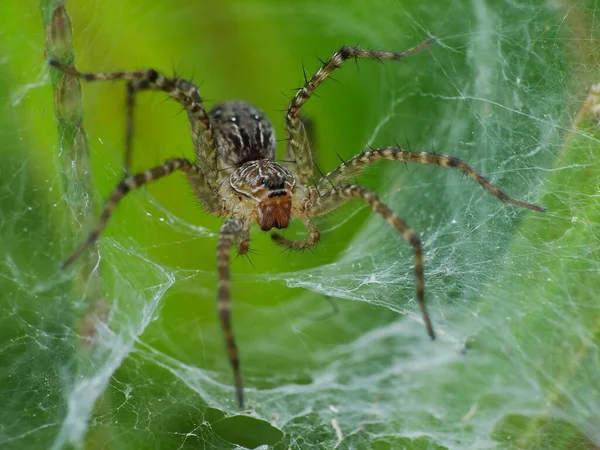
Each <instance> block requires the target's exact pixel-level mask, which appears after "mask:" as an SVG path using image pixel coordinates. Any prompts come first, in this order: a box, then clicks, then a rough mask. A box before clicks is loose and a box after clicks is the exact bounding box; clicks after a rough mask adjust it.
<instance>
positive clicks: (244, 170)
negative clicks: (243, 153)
mask: <svg viewBox="0 0 600 450" xmlns="http://www.w3.org/2000/svg"><path fill="white" fill-rule="evenodd" d="M229 185H230V186H231V188H232V189H233V190H234V191H235V192H237V193H238V194H240V195H242V196H244V197H245V198H247V199H251V200H253V201H254V202H256V207H257V217H256V220H257V222H258V225H259V226H260V227H261V229H262V230H264V231H268V230H270V229H271V228H273V227H275V228H287V226H288V224H289V222H290V218H291V214H292V195H293V190H294V186H295V185H296V180H295V179H294V176H293V175H292V173H291V172H290V171H289V170H288V169H286V168H285V167H283V166H282V165H281V164H279V163H277V162H275V161H271V160H269V159H259V160H257V161H248V162H247V163H244V164H243V165H242V166H241V167H238V168H237V169H236V170H235V171H234V172H233V173H232V174H231V175H230V177H229Z"/></svg>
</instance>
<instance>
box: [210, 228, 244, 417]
mask: <svg viewBox="0 0 600 450" xmlns="http://www.w3.org/2000/svg"><path fill="white" fill-rule="evenodd" d="M245 228H247V227H245V226H244V224H243V223H242V222H240V221H239V220H236V219H229V220H226V221H225V222H224V223H223V225H222V226H221V231H220V233H219V243H218V244H217V271H218V275H219V284H218V311H219V320H220V321H221V328H222V329H223V334H224V336H225V347H226V348H227V354H228V355H229V362H230V364H231V368H232V369H233V378H234V384H235V392H236V397H237V401H238V405H239V406H240V408H243V407H244V388H243V384H242V374H241V372H240V360H239V357H238V351H237V346H236V344H235V338H234V336H233V331H232V330H231V282H230V279H229V278H230V277H229V262H230V258H231V257H230V253H231V247H233V246H234V245H235V244H236V242H238V241H239V239H240V237H241V236H242V235H243V234H244V229H245Z"/></svg>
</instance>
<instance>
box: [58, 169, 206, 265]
mask: <svg viewBox="0 0 600 450" xmlns="http://www.w3.org/2000/svg"><path fill="white" fill-rule="evenodd" d="M176 170H181V171H182V172H185V173H188V174H194V173H198V171H199V170H200V169H199V168H198V166H196V165H195V164H194V163H192V162H190V161H188V160H187V159H181V158H173V159H168V160H167V161H165V162H164V163H163V164H162V165H160V166H157V167H154V168H152V169H150V170H147V171H145V172H140V173H138V174H135V175H131V176H128V177H126V178H125V179H123V181H121V182H120V183H119V184H118V185H117V187H116V189H115V190H114V191H113V193H112V194H111V196H110V197H109V198H108V200H107V201H106V204H105V205H104V209H103V210H102V214H101V215H100V219H98V223H97V224H96V227H95V228H94V229H93V230H92V231H91V233H90V234H89V236H88V238H87V239H86V241H85V242H84V243H83V244H81V245H80V246H79V247H78V248H77V249H76V250H75V251H74V252H73V253H72V254H71V256H69V257H68V258H67V260H66V261H65V262H64V263H63V264H62V267H63V269H64V268H65V267H67V266H68V265H69V264H71V263H72V262H73V261H75V260H76V259H77V258H78V257H79V256H80V255H81V254H82V253H83V251H84V250H86V249H87V248H88V247H89V246H90V245H92V244H93V243H94V242H95V241H96V240H97V239H98V237H99V236H100V233H102V230H104V227H105V226H106V223H107V222H108V219H110V216H111V214H112V212H113V211H114V210H115V208H116V207H117V206H118V205H119V203H120V202H121V200H122V199H123V197H125V195H127V194H128V193H129V192H131V191H133V190H135V189H138V188H139V187H141V186H143V185H144V184H146V183H148V182H150V181H154V180H158V179H159V178H163V177H165V176H167V175H170V174H172V173H173V172H175V171H176Z"/></svg>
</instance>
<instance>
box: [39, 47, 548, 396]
mask: <svg viewBox="0 0 600 450" xmlns="http://www.w3.org/2000/svg"><path fill="white" fill-rule="evenodd" d="M434 42H435V39H433V38H431V39H428V40H426V41H424V42H422V43H421V44H419V45H417V46H415V47H413V48H411V49H409V50H407V51H405V52H399V53H396V52H377V51H372V50H363V49H359V48H353V47H342V48H341V49H340V50H339V51H338V52H336V53H334V55H333V56H332V57H331V58H330V59H329V60H327V61H325V62H324V63H323V65H322V67H321V68H320V69H319V70H318V71H317V72H316V73H315V74H314V75H313V76H312V78H310V79H308V80H306V82H305V83H304V85H303V86H302V88H300V89H299V90H298V91H297V93H296V95H295V96H294V98H293V99H292V101H291V103H290V105H289V107H288V109H287V113H286V116H285V120H286V132H287V137H288V140H287V148H286V159H287V158H293V160H294V162H293V163H291V164H290V166H291V167H292V168H293V169H289V168H287V167H286V166H284V164H283V163H279V162H276V161H275V131H274V129H273V125H272V124H271V122H270V121H269V120H268V119H267V117H266V116H265V114H264V113H263V112H262V111H261V110H259V109H258V108H256V107H255V106H252V105H250V104H248V103H246V102H243V101H238V100H231V101H225V102H222V103H220V104H217V105H216V106H214V107H213V109H212V110H210V111H209V112H208V113H207V112H206V111H205V110H204V106H203V104H202V98H201V97H200V92H199V89H198V87H197V86H195V85H194V84H192V83H191V82H189V81H187V80H183V79H180V78H169V77H165V76H164V75H162V74H160V73H159V72H157V71H155V70H153V69H147V70H140V71H133V72H114V73H81V72H79V71H77V70H76V69H74V68H73V67H70V66H66V65H63V64H61V63H59V62H57V61H49V64H50V65H51V66H53V67H55V68H56V69H58V70H60V71H62V72H64V73H65V74H67V75H70V76H74V77H78V78H81V79H84V80H87V81H95V80H128V84H127V87H128V89H127V103H126V104H127V124H126V137H125V169H126V172H128V171H129V167H130V160H131V144H132V135H133V109H134V104H135V102H134V100H135V96H136V95H137V93H138V92H139V91H147V90H159V91H164V92H166V93H167V94H168V95H169V96H170V97H172V98H173V99H175V100H176V101H178V102H179V103H180V104H181V105H182V106H183V107H184V108H185V109H186V110H187V112H188V119H189V123H190V128H191V134H192V141H193V143H194V147H195V153H196V159H195V162H192V161H189V160H187V159H182V158H173V159H168V160H167V161H165V162H164V163H163V164H162V165H160V166H157V167H154V168H152V169H150V170H147V171H145V172H141V173H138V174H135V175H127V176H126V177H125V178H124V179H123V180H122V181H121V182H120V183H119V184H118V185H117V187H116V189H115V190H114V192H113V193H112V194H111V195H110V197H109V198H108V201H107V202H106V204H105V206H104V210H103V211H102V214H101V216H100V219H99V221H98V223H97V224H96V227H95V228H94V229H93V230H92V231H91V233H90V234H89V236H88V239H87V240H86V241H85V242H84V243H83V244H82V245H81V246H80V247H79V248H78V249H76V250H75V252H74V253H73V254H72V255H71V256H69V258H67V260H66V261H65V262H64V264H63V267H66V266H67V265H69V264H70V263H72V262H73V261H74V260H75V259H76V258H77V257H78V256H79V255H80V254H81V253H82V252H83V251H84V250H85V249H87V248H88V247H89V246H90V245H91V244H92V243H93V242H94V241H96V239H97V238H98V237H99V236H100V233H101V232H102V230H103V229H104V227H105V226H106V223H107V221H108V219H109V218H110V215H111V213H112V211H113V210H114V209H115V208H116V207H117V205H118V204H119V202H120V201H121V199H122V198H123V197H124V196H125V195H126V194H127V193H129V192H130V191H133V190H135V189H137V188H139V187H141V186H143V185H144V184H146V183H148V182H150V181H154V180H157V179H159V178H162V177H165V176H167V175H169V174H171V173H173V172H176V171H181V172H183V173H184V174H185V175H186V176H187V178H188V180H189V183H190V185H191V187H192V190H193V191H194V193H195V194H196V196H197V197H198V200H199V201H200V203H201V204H202V205H203V206H204V208H205V209H206V210H207V211H208V212H210V213H211V214H213V215H215V216H220V217H225V218H227V220H225V222H224V223H223V225H222V227H221V231H220V233H219V239H218V243H217V273H218V287H217V291H218V297H217V298H218V303H217V310H218V313H219V319H220V321H221V326H222V328H223V333H224V338H225V347H226V349H227V354H228V356H229V361H230V364H231V367H232V370H233V375H234V384H235V390H236V396H237V401H238V404H239V406H240V407H243V404H244V397H243V384H242V376H241V372H240V362H239V357H238V351H237V346H236V343H235V338H234V335H233V332H232V329H231V286H230V275H229V265H230V253H231V248H232V247H233V246H234V245H236V244H237V247H238V252H239V254H242V255H243V254H245V253H247V252H248V250H249V249H250V232H249V230H250V226H251V224H252V223H253V222H256V223H258V225H259V226H260V227H261V228H262V229H263V230H265V231H267V230H270V229H271V228H280V229H281V228H286V227H287V226H288V224H289V222H290V219H291V218H292V217H296V218H298V219H300V220H301V221H302V222H303V223H304V224H305V225H306V227H307V228H308V231H309V235H308V237H307V238H305V239H300V240H291V239H287V238H284V237H282V236H280V235H278V234H273V235H272V238H273V241H274V242H276V243H277V244H280V245H283V246H285V247H288V248H290V249H294V250H304V249H308V248H314V246H315V245H316V244H317V243H318V242H319V239H320V233H319V231H318V229H317V227H316V226H315V225H314V224H313V222H312V221H311V218H312V217H318V216H322V215H324V214H326V213H328V212H330V211H332V210H334V209H336V208H338V207H340V206H341V205H343V204H344V203H346V202H347V201H349V200H352V199H358V200H361V201H363V202H365V203H366V204H367V205H368V206H369V207H370V208H371V209H372V210H373V211H374V212H375V213H377V214H379V215H380V216H381V217H382V218H383V219H385V221H386V222H387V223H388V224H389V225H390V226H392V227H393V228H395V229H396V230H397V231H398V232H399V234H400V236H401V237H402V238H403V239H404V240H405V241H406V242H407V243H408V244H409V245H410V246H411V247H412V248H413V251H414V265H415V278H416V292H417V301H418V303H419V307H420V309H421V313H422V315H423V322H424V323H425V327H426V329H427V333H428V334H429V336H430V337H431V339H435V331H434V328H433V325H432V322H431V319H430V317H429V313H428V311H427V306H426V304H425V276H424V271H423V254H422V245H421V240H420V239H419V237H418V236H417V234H416V232H415V231H414V230H413V229H412V228H410V227H409V226H408V224H407V223H406V222H405V221H404V220H403V219H401V218H400V217H399V216H398V215H396V213H394V212H393V211H392V210H391V209H389V208H388V207H387V206H386V205H385V203H383V202H382V201H381V199H380V198H379V197H378V196H377V194H375V193H374V192H372V191H370V190H369V189H367V188H365V187H362V186H359V185H357V184H351V183H349V182H350V181H351V180H352V179H353V178H354V177H355V176H356V175H358V174H359V173H360V172H361V171H362V170H363V169H364V168H365V167H367V166H369V165H371V164H373V163H374V162H376V161H378V160H379V159H387V160H393V161H401V162H414V163H419V164H433V165H439V166H443V167H450V168H456V169H458V170H460V171H461V172H463V173H464V174H465V175H466V176H468V177H470V178H472V179H473V180H475V181H476V182H477V183H479V184H480V185H481V186H482V187H483V188H484V189H486V190H487V191H488V192H490V193H491V194H492V195H494V196H496V197H497V198H498V199H500V200H502V201H504V202H508V203H512V204H514V205H517V206H521V207H523V208H529V209H531V210H534V211H544V209H543V208H542V207H540V206H537V205H534V204H532V203H527V202H523V201H520V200H516V199H513V198H512V197H509V196H508V195H507V194H505V193H504V192H503V191H501V190H500V189H498V188H497V187H495V186H493V185H492V184H491V183H490V182H489V181H487V180H486V179H485V178H484V177H483V176H481V175H479V174H478V173H477V172H476V171H474V170H473V169H472V168H471V167H469V166H468V165H467V164H465V163H464V162H463V161H461V160H460V159H458V158H456V157H453V156H448V155H439V154H433V153H425V152H415V151H408V150H403V149H401V148H399V147H383V148H378V149H371V150H370V151H367V152H364V153H361V154H359V155H357V156H355V157H354V158H352V159H350V160H348V161H346V162H344V163H343V164H341V165H340V166H339V167H338V168H337V169H335V170H333V171H332V172H330V173H328V174H327V175H325V176H324V177H322V178H321V180H320V181H318V182H317V184H316V187H311V186H309V185H308V184H307V183H308V180H310V179H311V178H312V176H313V166H314V164H313V158H312V152H311V144H312V143H314V136H313V133H312V130H313V127H312V125H311V122H310V121H308V120H307V119H306V118H305V117H303V116H302V115H301V111H300V110H301V108H302V105H303V104H304V103H306V101H307V100H308V99H309V98H310V96H311V95H312V94H313V92H314V91H315V90H316V89H317V88H318V86H319V85H320V84H321V83H322V82H323V81H325V79H326V78H327V77H328V76H329V75H330V74H331V73H332V72H333V71H334V70H335V69H337V68H339V67H340V66H341V65H342V64H343V62H344V61H346V60H347V59H349V58H365V59H373V60H383V59H388V60H401V59H404V58H405V57H406V56H409V55H412V54H415V53H417V52H419V51H421V50H423V49H425V48H427V47H429V46H430V45H432V44H433V43H434Z"/></svg>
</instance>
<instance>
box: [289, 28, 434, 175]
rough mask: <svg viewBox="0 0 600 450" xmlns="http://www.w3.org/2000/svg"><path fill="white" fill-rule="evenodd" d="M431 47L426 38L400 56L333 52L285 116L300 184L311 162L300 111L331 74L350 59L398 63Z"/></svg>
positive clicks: (353, 50)
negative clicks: (394, 61) (397, 61)
mask: <svg viewBox="0 0 600 450" xmlns="http://www.w3.org/2000/svg"><path fill="white" fill-rule="evenodd" d="M434 43H435V39H433V38H430V39H428V40H426V41H424V42H422V43H420V44H419V45H417V46H415V47H413V48H411V49H409V50H406V51H404V52H377V51H373V50H363V49H360V48H355V47H342V48H341V49H340V50H338V51H337V52H335V53H334V54H333V56H332V57H331V58H329V59H328V60H327V61H325V62H324V63H323V65H322V66H321V68H320V69H319V70H317V72H316V73H315V74H314V75H313V76H312V77H311V78H310V79H308V80H306V82H305V83H304V85H303V86H302V87H301V88H300V89H298V92H296V95H295V96H294V98H293V99H292V102H291V103H290V106H289V107H288V109H287V113H286V116H285V123H286V131H287V135H288V139H289V140H288V147H289V149H291V151H289V153H293V154H294V156H295V161H296V164H297V165H298V170H297V172H298V175H299V177H300V181H301V182H302V183H306V182H307V181H308V180H309V179H310V178H311V177H312V174H313V172H312V170H313V161H312V156H311V153H310V143H309V139H308V137H307V133H306V127H305V125H304V124H303V123H302V120H301V116H300V109H301V108H302V105H304V103H306V102H307V100H308V99H309V98H310V96H311V95H312V94H313V93H314V91H315V90H316V89H317V87H319V85H320V84H321V83H323V81H325V79H326V78H327V77H329V76H330V75H331V73H332V72H333V71H334V70H336V69H337V68H339V67H340V66H341V65H342V64H343V63H344V61H347V60H348V59H350V58H355V59H358V58H363V59H374V60H378V61H381V60H401V59H404V58H406V57H407V56H410V55H413V54H415V53H417V52H419V51H421V50H423V49H425V48H427V47H429V46H430V45H432V44H434Z"/></svg>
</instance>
